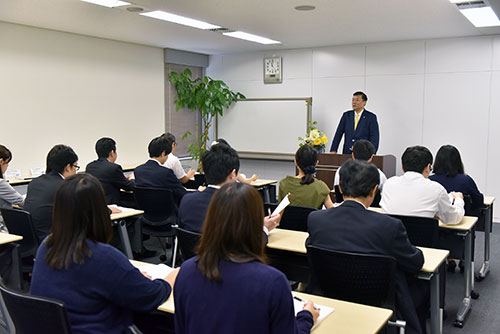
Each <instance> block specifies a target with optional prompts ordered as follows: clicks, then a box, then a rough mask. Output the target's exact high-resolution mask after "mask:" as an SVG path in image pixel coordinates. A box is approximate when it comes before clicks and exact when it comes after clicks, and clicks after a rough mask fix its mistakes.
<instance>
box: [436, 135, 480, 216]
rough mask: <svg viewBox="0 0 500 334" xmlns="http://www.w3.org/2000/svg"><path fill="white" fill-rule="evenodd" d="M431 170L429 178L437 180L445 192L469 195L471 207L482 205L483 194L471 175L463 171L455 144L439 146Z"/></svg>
mask: <svg viewBox="0 0 500 334" xmlns="http://www.w3.org/2000/svg"><path fill="white" fill-rule="evenodd" d="M433 170H434V175H431V176H430V177H429V179H431V180H432V181H436V182H439V183H440V184H441V185H442V186H443V187H445V188H446V191H447V192H452V191H457V192H461V193H462V194H464V195H468V196H470V197H471V199H472V209H477V208H480V207H482V206H483V201H484V196H483V194H481V192H480V191H479V189H478V188H477V185H476V182H474V180H473V179H472V177H470V176H469V175H467V174H465V173H464V164H463V163H462V159H461V157H460V152H458V150H457V148H456V147H455V146H452V145H443V146H441V148H440V149H439V151H438V152H437V155H436V161H435V162H434V168H433Z"/></svg>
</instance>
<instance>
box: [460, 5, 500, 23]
mask: <svg viewBox="0 0 500 334" xmlns="http://www.w3.org/2000/svg"><path fill="white" fill-rule="evenodd" d="M460 12H461V13H462V14H463V15H464V16H465V17H466V18H467V19H468V20H469V21H470V22H471V23H472V24H473V25H474V26H475V27H477V28H482V27H494V26H500V20H498V17H497V15H496V14H495V12H494V11H493V9H491V7H481V8H467V9H461V10H460Z"/></svg>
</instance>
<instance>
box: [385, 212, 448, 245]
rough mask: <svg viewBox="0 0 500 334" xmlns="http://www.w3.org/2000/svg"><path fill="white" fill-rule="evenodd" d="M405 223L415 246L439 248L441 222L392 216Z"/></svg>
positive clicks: (425, 218) (414, 217) (431, 219)
mask: <svg viewBox="0 0 500 334" xmlns="http://www.w3.org/2000/svg"><path fill="white" fill-rule="evenodd" d="M390 216H391V217H394V218H397V219H399V220H401V221H402V222H403V225H404V226H405V228H406V233H407V234H408V239H410V242H411V243H412V244H413V245H414V246H420V247H428V248H441V247H439V221H438V220H437V219H436V218H428V217H416V216H402V215H390Z"/></svg>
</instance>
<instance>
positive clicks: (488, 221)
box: [477, 205, 493, 281]
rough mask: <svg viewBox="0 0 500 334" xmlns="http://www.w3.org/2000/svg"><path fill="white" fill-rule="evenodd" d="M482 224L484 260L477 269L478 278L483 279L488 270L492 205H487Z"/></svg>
mask: <svg viewBox="0 0 500 334" xmlns="http://www.w3.org/2000/svg"><path fill="white" fill-rule="evenodd" d="M485 225H487V226H484V262H483V265H482V266H481V269H480V270H479V275H478V277H477V278H478V280H479V281H481V280H483V279H484V278H485V277H486V275H488V273H489V271H490V231H491V228H492V227H493V205H488V208H487V209H486V217H485Z"/></svg>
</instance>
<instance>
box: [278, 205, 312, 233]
mask: <svg viewBox="0 0 500 334" xmlns="http://www.w3.org/2000/svg"><path fill="white" fill-rule="evenodd" d="M313 211H317V209H315V208H308V207H305V206H293V205H289V206H287V207H286V208H285V210H284V211H283V216H282V217H281V220H280V225H279V227H280V228H282V229H285V230H293V231H302V232H307V216H309V214H310V213H311V212H313Z"/></svg>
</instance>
